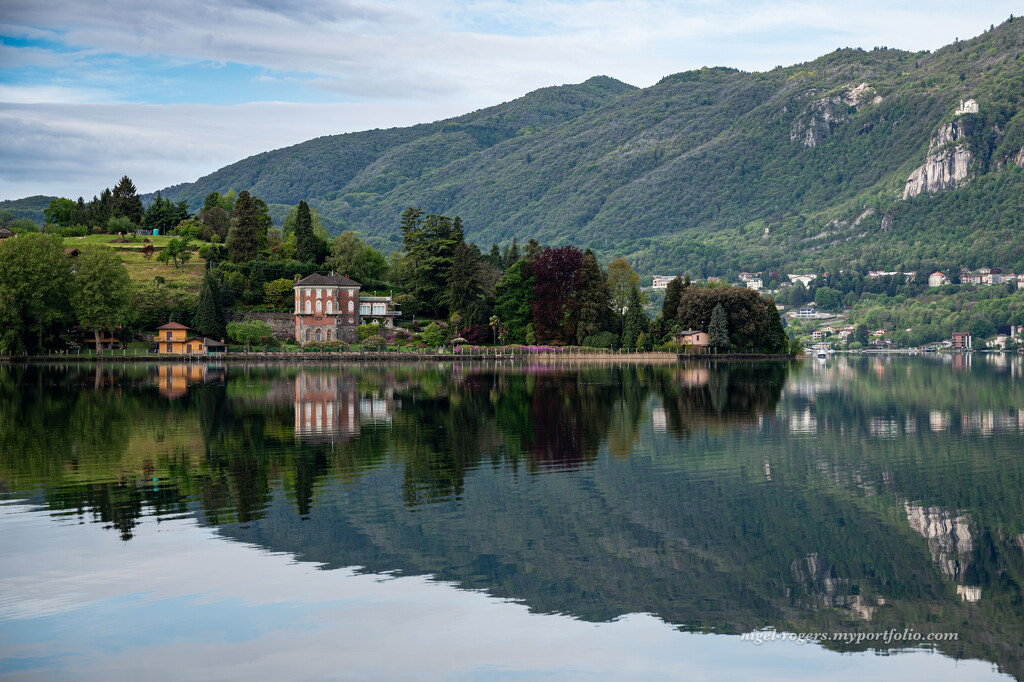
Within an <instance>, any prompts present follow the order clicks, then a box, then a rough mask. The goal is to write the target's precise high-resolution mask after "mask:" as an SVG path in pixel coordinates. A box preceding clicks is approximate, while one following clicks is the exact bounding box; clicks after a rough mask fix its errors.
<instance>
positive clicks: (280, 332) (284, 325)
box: [236, 313, 295, 341]
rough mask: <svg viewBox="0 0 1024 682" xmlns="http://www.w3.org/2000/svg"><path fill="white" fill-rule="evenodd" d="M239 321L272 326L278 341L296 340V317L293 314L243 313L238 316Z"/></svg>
mask: <svg viewBox="0 0 1024 682" xmlns="http://www.w3.org/2000/svg"><path fill="white" fill-rule="evenodd" d="M236 320H237V321H239V322H240V321H242V320H261V321H263V322H266V323H267V324H269V325H270V328H271V329H273V330H274V338H275V339H277V340H278V341H287V340H288V339H294V338H295V315H293V314H292V313H241V314H240V315H239V316H236Z"/></svg>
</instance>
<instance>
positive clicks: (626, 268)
mask: <svg viewBox="0 0 1024 682" xmlns="http://www.w3.org/2000/svg"><path fill="white" fill-rule="evenodd" d="M639 286H640V275H638V274H636V273H635V272H634V271H633V268H632V267H631V266H630V264H629V261H628V260H626V259H625V258H613V259H612V262H610V263H609V264H608V290H609V291H610V292H611V296H612V305H614V306H615V309H616V310H617V311H618V312H619V314H620V315H621V314H623V311H624V310H625V308H626V306H628V305H629V297H630V296H632V294H633V287H637V288H639ZM645 302H646V301H645Z"/></svg>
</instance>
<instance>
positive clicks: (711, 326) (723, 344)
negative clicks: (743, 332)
mask: <svg viewBox="0 0 1024 682" xmlns="http://www.w3.org/2000/svg"><path fill="white" fill-rule="evenodd" d="M708 336H709V337H710V339H709V341H710V343H711V347H712V348H714V349H715V350H716V351H718V350H726V349H728V348H729V320H728V319H727V318H726V316H725V308H723V307H722V304H721V303H719V304H718V305H716V306H715V309H714V310H712V311H711V321H710V322H709V323H708Z"/></svg>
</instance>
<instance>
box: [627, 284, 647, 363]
mask: <svg viewBox="0 0 1024 682" xmlns="http://www.w3.org/2000/svg"><path fill="white" fill-rule="evenodd" d="M644 299H645V296H644V293H643V292H642V291H640V285H639V284H637V283H635V282H634V283H633V286H632V287H631V288H630V291H629V298H628V299H627V302H626V321H625V325H624V327H623V332H622V347H623V348H627V349H632V350H636V349H637V338H638V337H639V336H640V335H641V334H644V333H645V332H647V331H648V329H649V328H650V320H649V319H648V318H647V313H645V312H644V304H645V302H646V301H645V300H644Z"/></svg>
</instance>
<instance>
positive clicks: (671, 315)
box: [661, 275, 689, 320]
mask: <svg viewBox="0 0 1024 682" xmlns="http://www.w3.org/2000/svg"><path fill="white" fill-rule="evenodd" d="M687 279H689V278H687ZM682 295H683V280H682V278H681V277H680V276H679V275H676V276H675V277H674V278H673V279H672V281H670V282H669V283H668V286H667V287H665V300H664V301H663V302H662V304H661V316H662V318H663V319H666V320H674V319H676V313H678V312H679V297H680V296H682Z"/></svg>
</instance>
